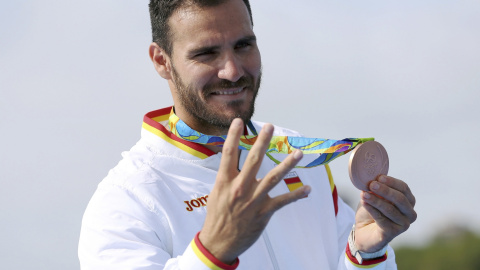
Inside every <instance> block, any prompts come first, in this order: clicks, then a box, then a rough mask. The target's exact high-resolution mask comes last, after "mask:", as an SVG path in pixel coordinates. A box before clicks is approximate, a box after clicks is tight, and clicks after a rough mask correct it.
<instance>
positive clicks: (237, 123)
mask: <svg viewBox="0 0 480 270" xmlns="http://www.w3.org/2000/svg"><path fill="white" fill-rule="evenodd" d="M242 122H243V121H242V119H240V118H235V119H233V121H232V124H230V125H231V126H237V127H240V126H243V123H242Z"/></svg>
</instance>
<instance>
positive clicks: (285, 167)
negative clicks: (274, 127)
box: [255, 150, 303, 196]
mask: <svg viewBox="0 0 480 270" xmlns="http://www.w3.org/2000/svg"><path fill="white" fill-rule="evenodd" d="M302 157H303V154H302V152H301V151H300V150H295V151H294V152H293V153H291V154H290V155H288V157H287V158H286V159H285V160H284V161H282V163H280V164H279V165H278V166H276V167H275V168H273V169H272V170H271V171H270V172H268V174H267V175H266V176H265V177H264V178H263V179H262V181H260V183H259V185H258V188H257V190H256V191H255V193H256V194H255V195H256V196H262V195H266V194H268V192H269V191H270V190H271V189H272V188H273V187H274V186H276V185H277V184H278V182H280V181H281V180H282V179H283V177H284V176H285V174H287V173H288V172H289V171H290V170H291V169H292V168H293V167H295V165H297V163H298V162H299V161H300V159H302Z"/></svg>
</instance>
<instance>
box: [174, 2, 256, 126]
mask: <svg viewBox="0 0 480 270" xmlns="http://www.w3.org/2000/svg"><path fill="white" fill-rule="evenodd" d="M169 23H170V29H171V33H173V37H172V45H173V46H172V47H173V50H172V55H171V64H172V72H171V75H172V79H171V81H170V82H169V83H170V88H171V89H172V95H173V98H174V102H175V112H176V114H177V115H178V116H179V117H180V118H181V119H182V120H184V121H185V122H186V123H187V124H188V125H189V126H191V127H192V128H194V129H196V130H197V131H201V132H203V133H208V134H225V133H226V131H227V130H228V127H229V126H230V123H231V121H232V120H233V119H234V118H236V117H240V118H242V119H243V120H244V121H246V120H248V119H250V117H251V116H252V114H253V110H254V102H255V97H256V95H257V92H258V89H259V87H260V78H261V60H260V52H259V50H258V47H257V44H256V39H255V34H254V33H253V29H252V24H251V21H250V17H249V14H248V11H247V8H246V6H245V4H244V3H243V1H241V0H229V1H227V2H226V3H223V4H221V5H219V6H215V7H206V8H202V9H200V8H198V7H192V6H190V7H185V8H180V9H179V10H177V11H176V12H175V13H174V14H173V15H172V17H171V18H170V20H169Z"/></svg>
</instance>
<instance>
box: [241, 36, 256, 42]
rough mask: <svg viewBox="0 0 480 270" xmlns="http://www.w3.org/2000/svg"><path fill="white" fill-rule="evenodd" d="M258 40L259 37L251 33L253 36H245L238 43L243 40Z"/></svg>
mask: <svg viewBox="0 0 480 270" xmlns="http://www.w3.org/2000/svg"><path fill="white" fill-rule="evenodd" d="M255 41H257V37H256V36H255V35H251V36H246V37H244V38H241V39H239V40H238V41H237V43H241V42H255Z"/></svg>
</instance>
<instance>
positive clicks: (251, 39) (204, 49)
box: [188, 35, 257, 56]
mask: <svg viewBox="0 0 480 270" xmlns="http://www.w3.org/2000/svg"><path fill="white" fill-rule="evenodd" d="M256 41H257V37H256V36H255V35H251V36H246V37H243V38H241V39H239V40H237V41H236V42H235V44H238V43H243V42H256ZM220 47H221V46H217V45H214V46H204V47H198V48H194V49H191V50H189V51H188V55H191V56H193V55H197V54H199V53H203V52H208V51H215V50H217V49H219V48H220Z"/></svg>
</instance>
